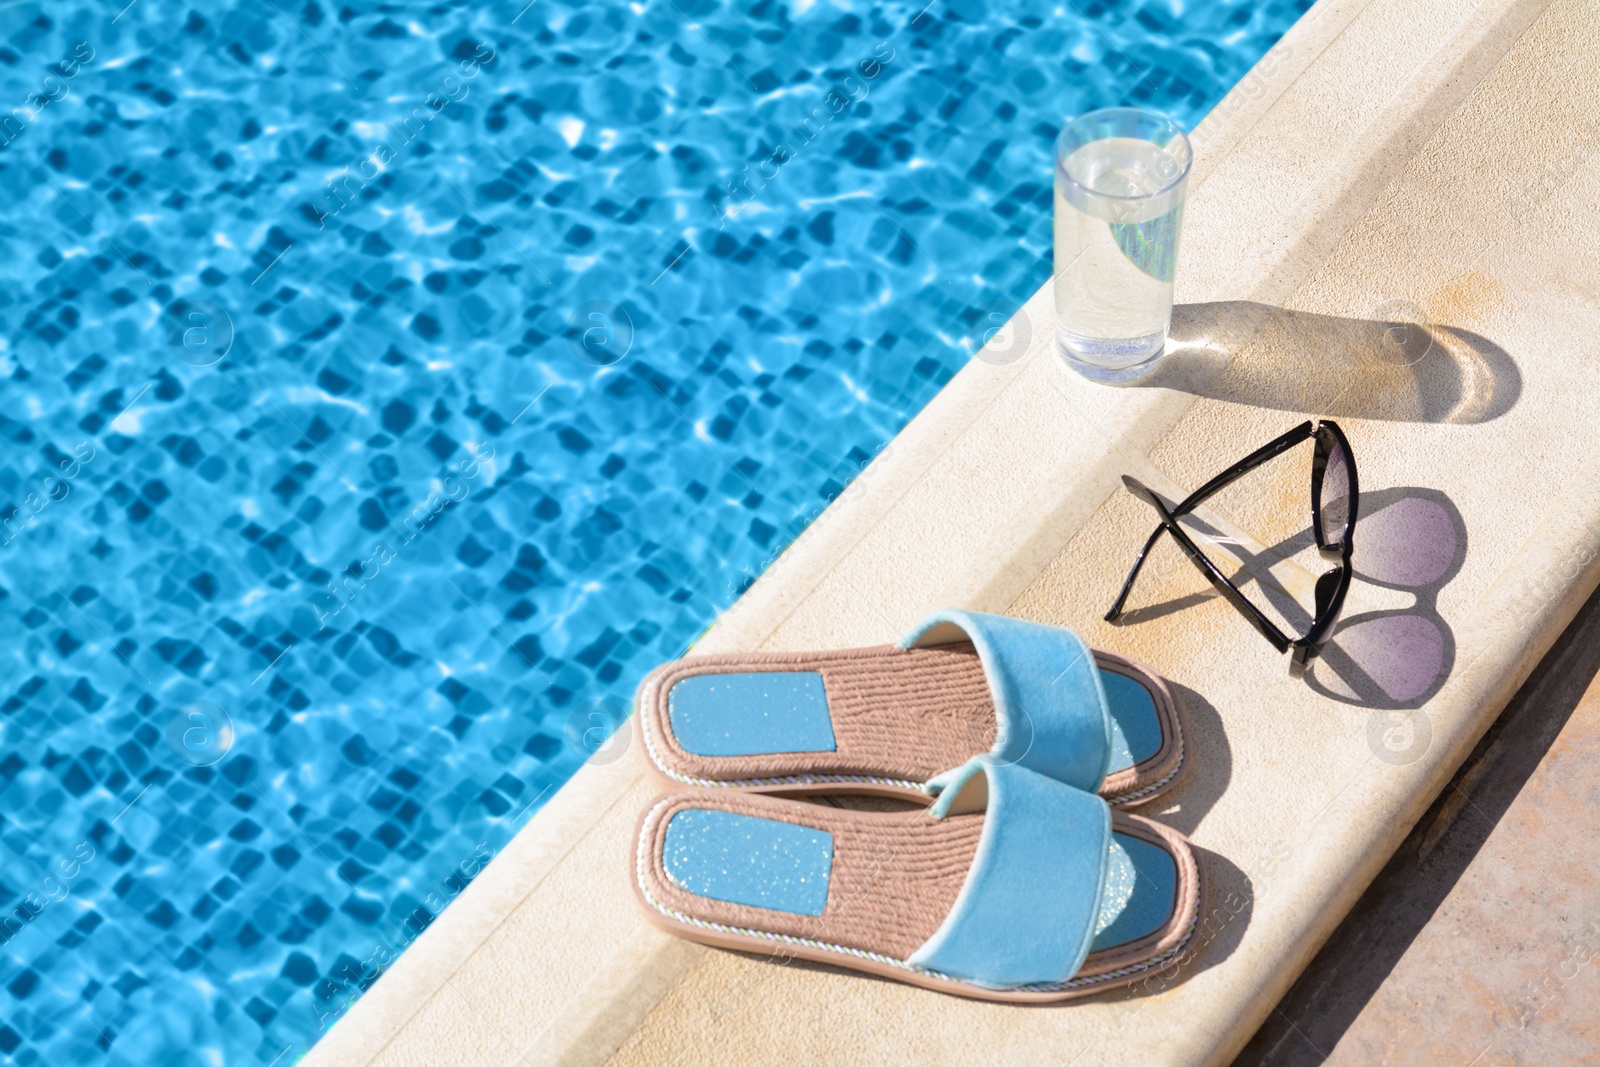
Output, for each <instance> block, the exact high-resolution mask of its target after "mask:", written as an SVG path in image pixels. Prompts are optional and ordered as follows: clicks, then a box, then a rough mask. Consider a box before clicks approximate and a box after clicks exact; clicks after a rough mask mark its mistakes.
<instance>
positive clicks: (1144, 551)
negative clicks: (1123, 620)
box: [1105, 523, 1167, 622]
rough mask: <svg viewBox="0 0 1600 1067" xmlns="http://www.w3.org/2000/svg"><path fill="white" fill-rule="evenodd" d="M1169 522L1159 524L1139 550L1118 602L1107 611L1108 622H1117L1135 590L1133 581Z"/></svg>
mask: <svg viewBox="0 0 1600 1067" xmlns="http://www.w3.org/2000/svg"><path fill="white" fill-rule="evenodd" d="M1166 529H1167V524H1166V523H1162V524H1161V525H1160V526H1157V527H1156V529H1155V532H1154V533H1152V534H1151V535H1150V537H1149V538H1148V539H1147V540H1146V541H1145V543H1144V547H1143V548H1141V549H1140V550H1139V558H1138V559H1136V560H1134V561H1133V569H1132V570H1130V571H1129V572H1128V580H1127V581H1125V582H1123V583H1122V592H1120V593H1118V594H1117V602H1116V603H1115V604H1113V605H1111V610H1110V611H1108V612H1106V616H1105V618H1106V622H1116V621H1117V619H1118V618H1120V617H1121V615H1122V605H1123V604H1125V603H1127V601H1128V594H1129V593H1131V592H1133V583H1134V580H1135V579H1136V578H1138V577H1139V571H1140V569H1141V568H1143V567H1144V558H1145V557H1146V556H1148V555H1149V554H1150V550H1151V549H1152V548H1154V547H1155V544H1156V541H1157V540H1158V539H1159V538H1160V537H1161V535H1162V534H1163V533H1165V532H1166Z"/></svg>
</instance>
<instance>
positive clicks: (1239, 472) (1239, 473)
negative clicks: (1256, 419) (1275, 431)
mask: <svg viewBox="0 0 1600 1067" xmlns="http://www.w3.org/2000/svg"><path fill="white" fill-rule="evenodd" d="M1315 433H1316V429H1315V427H1313V426H1312V424H1311V423H1309V422H1303V423H1301V424H1300V425H1299V426H1296V427H1295V428H1294V429H1292V430H1290V431H1289V432H1288V433H1285V434H1281V435H1280V436H1278V437H1277V438H1276V439H1274V440H1272V441H1269V442H1267V443H1266V444H1264V445H1262V446H1261V447H1260V448H1258V449H1256V450H1255V451H1254V452H1252V453H1250V454H1249V455H1248V456H1246V457H1244V458H1243V459H1241V460H1240V461H1239V462H1237V463H1235V464H1234V465H1233V466H1231V467H1229V468H1228V469H1227V470H1225V471H1223V472H1222V473H1221V474H1219V475H1217V476H1216V477H1215V478H1213V479H1211V480H1210V481H1209V482H1207V483H1206V484H1204V485H1202V486H1201V487H1200V488H1198V489H1196V490H1195V491H1194V492H1192V493H1190V494H1189V495H1188V496H1186V497H1184V498H1183V500H1181V501H1179V502H1178V504H1177V506H1175V507H1174V508H1173V509H1172V515H1173V517H1174V518H1176V517H1178V516H1180V515H1187V514H1189V513H1190V512H1191V511H1193V510H1194V509H1195V508H1197V507H1199V506H1200V505H1201V504H1203V503H1204V502H1205V501H1206V500H1208V499H1209V498H1210V497H1211V496H1212V495H1213V494H1215V493H1217V492H1218V491H1219V490H1221V489H1223V488H1224V487H1225V486H1227V485H1229V484H1231V483H1232V482H1234V481H1237V480H1238V479H1240V478H1242V477H1244V476H1245V475H1246V474H1248V473H1250V472H1251V471H1253V470H1255V469H1256V468H1257V467H1259V466H1261V465H1262V464H1263V463H1266V462H1267V461H1268V460H1271V459H1273V458H1275V457H1277V456H1281V455H1282V454H1283V453H1285V452H1287V451H1289V449H1291V448H1293V447H1294V446H1295V445H1298V444H1299V443H1300V442H1301V441H1304V440H1306V439H1308V438H1310V437H1313V436H1314V435H1315Z"/></svg>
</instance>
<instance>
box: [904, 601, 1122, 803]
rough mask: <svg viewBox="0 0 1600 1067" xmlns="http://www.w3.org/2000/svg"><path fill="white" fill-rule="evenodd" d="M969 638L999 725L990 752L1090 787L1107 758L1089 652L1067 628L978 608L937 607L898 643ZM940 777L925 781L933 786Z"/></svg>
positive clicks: (1107, 725)
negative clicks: (935, 610) (1009, 616)
mask: <svg viewBox="0 0 1600 1067" xmlns="http://www.w3.org/2000/svg"><path fill="white" fill-rule="evenodd" d="M956 641H971V642H972V644H973V647H974V648H976V649H977V652H978V659H979V660H980V661H982V663H983V673H984V676H985V677H986V678H987V679H988V680H989V692H990V694H991V695H992V696H993V697H994V707H995V716H996V718H997V719H998V720H999V724H998V725H999V729H998V730H997V732H996V733H995V739H994V747H993V748H992V749H991V750H990V752H991V754H992V755H993V756H994V757H995V759H996V760H997V761H999V762H1001V763H1017V764H1021V765H1022V766H1024V767H1026V768H1028V769H1029V770H1032V771H1038V772H1039V773H1040V774H1043V775H1047V776H1049V777H1051V778H1054V779H1056V781H1058V782H1065V783H1067V784H1068V785H1072V786H1077V787H1078V788H1079V789H1083V790H1087V791H1088V792H1091V793H1093V792H1094V791H1096V790H1097V789H1099V788H1100V783H1101V782H1102V781H1103V780H1104V779H1105V776H1106V771H1107V768H1108V767H1109V765H1110V761H1111V716H1110V714H1109V712H1108V710H1107V704H1106V693H1105V687H1104V684H1103V683H1102V682H1101V680H1100V669H1099V668H1098V667H1097V666H1095V662H1094V653H1093V652H1092V651H1091V650H1090V649H1089V646H1088V645H1086V644H1084V643H1083V639H1082V638H1080V637H1079V636H1078V635H1077V634H1075V633H1073V632H1072V631H1071V630H1063V629H1061V628H1060V627H1058V626H1044V625H1041V624H1039V623H1036V622H1024V621H1023V620H1021V619H1010V618H1006V617H1005V616H1003V615H984V614H980V613H978V612H975V611H937V612H934V613H933V614H932V615H929V616H928V617H927V618H925V619H923V620H922V621H921V622H920V623H918V624H917V625H916V626H915V627H914V628H913V629H912V630H911V632H910V633H909V634H907V635H906V636H905V638H904V639H902V640H901V642H900V647H901V648H925V647H928V646H930V645H943V644H950V643H952V642H956ZM938 781H939V780H938V779H936V780H935V781H934V782H930V783H929V788H930V790H933V791H937V789H938Z"/></svg>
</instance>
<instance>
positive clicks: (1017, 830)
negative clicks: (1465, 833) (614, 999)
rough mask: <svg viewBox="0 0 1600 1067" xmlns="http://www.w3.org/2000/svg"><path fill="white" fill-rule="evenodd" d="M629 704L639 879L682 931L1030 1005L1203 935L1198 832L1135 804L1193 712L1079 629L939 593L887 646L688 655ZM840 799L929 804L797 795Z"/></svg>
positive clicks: (1163, 773) (1169, 777) (1177, 753)
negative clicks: (639, 804)
mask: <svg viewBox="0 0 1600 1067" xmlns="http://www.w3.org/2000/svg"><path fill="white" fill-rule="evenodd" d="M634 721H635V727H634V728H635V730H636V731H637V733H638V735H639V736H638V740H639V741H640V745H639V748H640V750H641V751H642V752H643V753H644V754H645V757H646V759H647V762H648V764H649V769H650V771H651V773H652V775H653V776H654V777H656V778H657V779H658V780H659V781H660V782H661V783H662V784H663V786H664V788H666V789H667V790H669V792H667V794H666V795H665V796H663V797H661V798H660V799H658V800H657V801H656V802H655V803H654V804H652V805H651V806H650V807H649V808H648V809H647V810H646V811H645V812H644V815H643V816H642V818H641V820H640V824H639V829H638V836H637V846H636V848H635V850H634V855H633V857H632V869H631V872H630V874H631V876H632V879H633V884H634V887H635V890H636V892H637V895H638V898H639V901H640V903H641V904H642V905H643V907H644V910H645V915H646V917H647V918H648V919H649V920H650V921H651V922H652V923H653V924H655V925H656V926H658V927H660V928H662V929H664V930H666V931H668V932H669V933H673V934H677V935H679V936H681V937H685V938H688V939H690V940H693V941H699V942H702V943H705V944H710V945H716V946H718V947H722V948H731V949H738V950H742V951H747V952H750V951H754V952H781V953H782V954H784V955H787V956H798V957H800V958H803V959H808V960H813V961H817V962H821V963H829V964H836V965H839V966H844V967H850V968H854V969H857V970H862V971H868V972H871V973H874V974H879V975H884V976H886V977H890V978H895V979H898V980H900V981H904V982H909V983H911V984H914V985H919V986H925V987H927V988H931V989H937V990H941V991H944V992H949V993H957V994H961V995H965V996H971V997H979V998H982V999H987V1000H999V1001H1011V1002H1023V1003H1026V1002H1040V1001H1055V1000H1065V999H1068V998H1070V997H1075V996H1083V995H1087V994H1090V993H1097V992H1100V991H1102V990H1105V989H1109V988H1113V987H1115V986H1119V985H1126V984H1128V983H1131V982H1133V981H1136V980H1138V979H1140V978H1142V977H1144V976H1146V975H1148V974H1150V973H1152V972H1154V971H1156V970H1159V969H1161V968H1162V967H1163V966H1166V965H1168V964H1170V963H1172V962H1173V961H1174V960H1175V959H1176V958H1177V956H1178V955H1179V954H1180V953H1181V952H1182V951H1183V948H1184V946H1185V944H1186V943H1187V942H1188V940H1189V937H1190V936H1191V935H1192V933H1193V930H1194V923H1195V918H1196V915H1197V913H1198V910H1199V893H1200V874H1199V867H1198V865H1197V864H1196V862H1195V858H1194V854H1193V852H1192V851H1191V850H1190V847H1189V844H1188V841H1187V840H1186V839H1185V838H1184V837H1183V835H1181V834H1179V833H1177V832H1176V831H1174V830H1171V829H1169V828H1167V827H1164V826H1162V825H1160V824H1158V823H1154V822H1151V821H1150V820H1148V819H1143V818H1140V817H1138V816H1136V815H1130V814H1127V813H1126V812H1125V811H1124V810H1122V809H1124V808H1125V807H1127V806H1129V805H1134V804H1139V803H1143V802H1145V801H1148V800H1150V799H1152V798H1154V797H1156V796H1158V795H1160V794H1161V793H1163V792H1165V791H1166V790H1167V789H1169V788H1171V786H1172V785H1173V784H1175V782H1176V781H1177V778H1178V775H1179V774H1180V773H1181V771H1182V770H1183V767H1184V752H1183V742H1184V729H1183V715H1182V712H1181V710H1180V708H1179V706H1178V703H1177V701H1176V699H1175V698H1174V695H1173V693H1172V691H1171V688H1170V687H1169V686H1168V685H1167V683H1166V682H1165V681H1164V680H1163V679H1162V678H1160V677H1159V676H1157V675H1156V674H1154V673H1153V672H1151V671H1149V670H1148V669H1146V668H1144V667H1142V666H1140V665H1139V664H1137V663H1134V662H1132V661H1130V660H1126V659H1123V658H1122V657H1120V656H1116V655H1112V654H1110V653H1106V652H1099V651H1095V650H1092V649H1090V648H1089V647H1088V646H1087V645H1085V644H1084V642H1083V641H1082V640H1081V639H1080V638H1078V637H1077V636H1076V635H1075V634H1073V633H1071V632H1070V631H1067V630H1062V629H1059V628H1056V627H1051V626H1043V625H1040V624H1037V623H1030V622H1024V621H1021V620H1017V619H1010V618H1005V617H1002V616H996V615H983V614H978V613H975V612H961V611H943V612H938V613H936V614H934V615H933V616H931V617H929V618H928V619H925V620H924V621H923V622H922V623H920V624H919V625H918V626H917V627H915V628H914V629H913V630H912V631H911V633H909V634H908V635H907V636H906V637H905V638H904V639H903V640H902V641H901V642H900V643H899V644H898V645H890V646H883V647H877V648H861V649H849V650H845V651H836V652H812V653H754V654H747V655H718V656H698V657H690V658H687V659H683V660H679V661H677V662H674V663H669V664H666V665H664V666H662V667H659V668H657V669H656V670H655V671H654V672H652V673H651V674H650V675H649V676H648V677H646V678H645V680H644V682H643V683H642V684H641V686H640V688H639V695H638V701H637V707H636V711H635V716H634ZM826 793H866V794H875V795H879V796H889V797H899V798H903V799H912V800H917V801H920V802H921V804H923V805H925V806H922V807H919V808H917V809H916V810H913V811H905V812H886V811H869V810H856V809H852V808H840V807H834V806H828V805H825V804H818V803H810V802H807V801H806V800H805V799H802V798H803V797H805V796H807V795H810V796H817V795H820V794H826ZM930 796H932V797H934V798H936V799H934V801H933V803H932V804H931V805H930V804H928V799H929V797H930Z"/></svg>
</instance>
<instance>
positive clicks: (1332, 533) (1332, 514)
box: [1317, 444, 1350, 545]
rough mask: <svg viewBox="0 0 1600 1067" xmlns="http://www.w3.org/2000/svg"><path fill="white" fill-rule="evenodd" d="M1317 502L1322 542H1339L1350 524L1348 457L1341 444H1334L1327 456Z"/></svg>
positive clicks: (1342, 539) (1335, 543) (1331, 543)
mask: <svg viewBox="0 0 1600 1067" xmlns="http://www.w3.org/2000/svg"><path fill="white" fill-rule="evenodd" d="M1317 504H1318V506H1319V509H1320V512H1321V521H1322V539H1323V541H1324V543H1326V544H1330V545H1337V544H1340V543H1341V542H1343V541H1344V535H1345V532H1346V531H1347V530H1348V528H1349V525H1350V458H1349V457H1348V456H1347V455H1345V451H1344V445H1342V444H1335V445H1334V446H1333V453H1332V454H1331V455H1330V456H1328V467H1327V470H1325V471H1324V472H1323V474H1322V499H1320V500H1319V501H1317Z"/></svg>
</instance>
